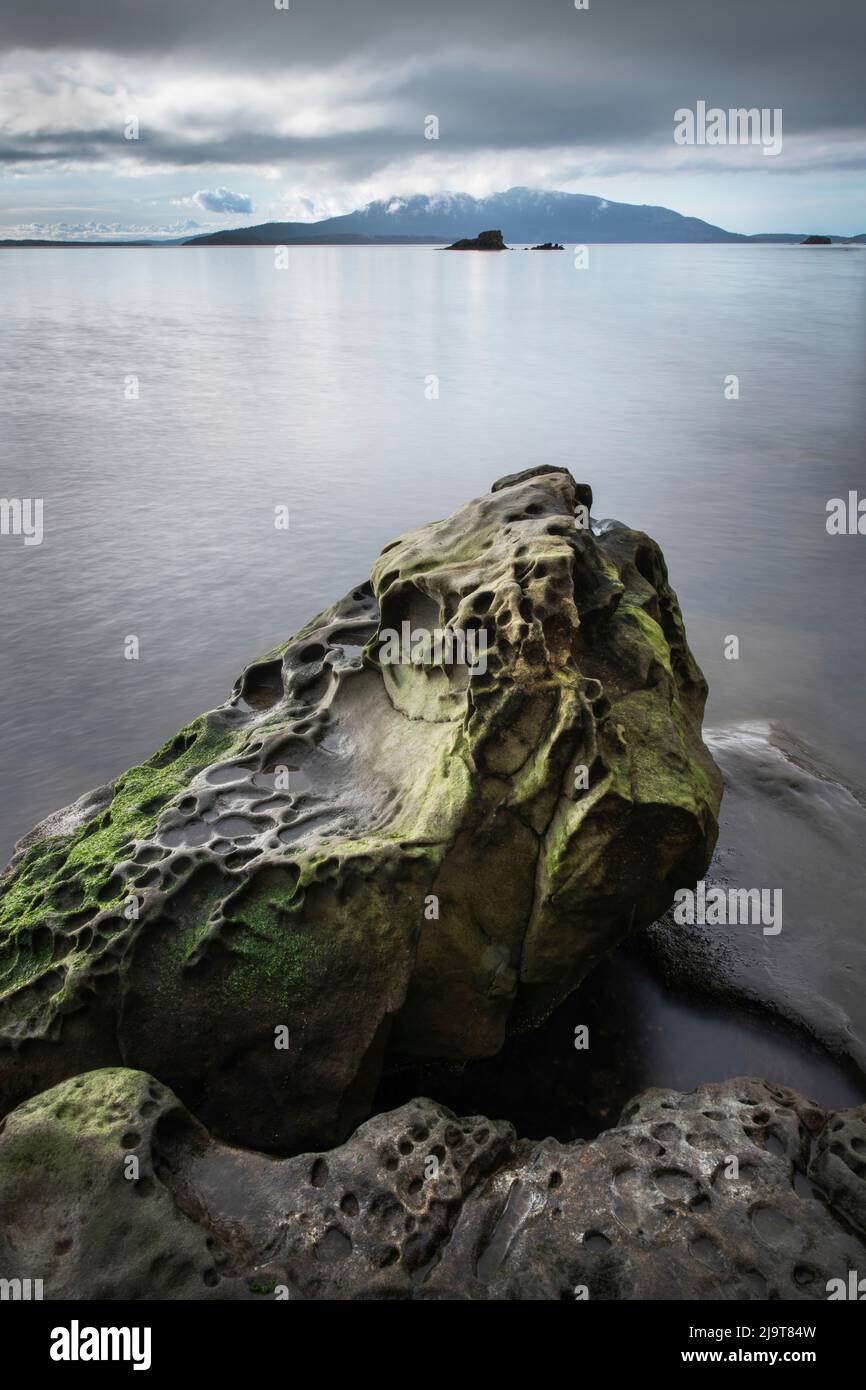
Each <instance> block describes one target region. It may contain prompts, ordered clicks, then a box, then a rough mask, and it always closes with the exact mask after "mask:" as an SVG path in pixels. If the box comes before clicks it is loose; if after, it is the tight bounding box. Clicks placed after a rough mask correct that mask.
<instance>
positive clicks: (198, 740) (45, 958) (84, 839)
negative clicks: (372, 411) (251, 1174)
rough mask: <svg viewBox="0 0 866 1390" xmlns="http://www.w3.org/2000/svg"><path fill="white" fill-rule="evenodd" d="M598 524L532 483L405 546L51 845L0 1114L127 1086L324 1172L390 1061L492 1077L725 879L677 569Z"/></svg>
mask: <svg viewBox="0 0 866 1390" xmlns="http://www.w3.org/2000/svg"><path fill="white" fill-rule="evenodd" d="M591 500H592V494H591V492H590V490H589V488H588V487H586V486H585V485H579V484H577V483H575V481H574V479H573V478H572V477H571V475H570V474H569V473H568V472H566V471H565V470H563V469H556V468H550V467H545V468H536V469H530V470H528V471H527V472H526V473H522V474H517V475H514V476H511V477H508V478H504V479H500V481H499V482H498V483H497V484H495V485H494V490H493V491H492V492H491V493H490V494H489V495H488V496H486V497H482V498H480V499H479V500H477V501H475V502H470V503H469V504H468V505H467V506H465V507H463V508H461V509H460V510H459V511H457V512H455V514H454V515H453V516H451V517H449V518H448V519H447V520H444V521H438V522H434V523H433V524H431V525H429V526H425V527H423V528H421V529H420V530H417V531H414V532H411V533H409V534H408V535H405V536H402V537H401V538H400V539H399V540H396V541H394V542H393V543H392V544H391V545H389V546H386V548H385V550H384V551H383V552H382V555H381V557H380V558H379V560H378V561H377V563H376V565H375V567H374V569H373V573H372V576H371V579H370V581H369V583H364V584H362V585H361V586H360V587H358V588H356V589H353V590H352V591H351V592H350V593H349V594H348V595H347V597H346V598H345V599H342V600H341V601H340V602H338V603H336V604H334V605H333V606H332V607H331V608H329V609H328V610H326V611H325V612H324V613H322V614H320V615H319V616H318V617H317V618H314V619H313V620H312V622H310V623H309V624H308V625H307V626H306V627H305V628H304V629H303V630H302V631H301V632H300V633H298V635H297V636H296V637H294V638H293V639H292V640H291V641H289V642H287V643H286V644H284V645H283V646H281V647H279V648H277V649H275V650H274V651H272V652H270V653H268V655H267V656H265V657H263V658H262V659H261V660H260V661H257V662H254V663H253V664H252V665H251V666H249V667H248V668H247V670H246V671H245V672H244V673H243V675H242V677H241V678H240V680H239V681H238V683H237V685H236V687H235V690H234V692H233V694H232V696H231V698H230V700H229V701H228V703H227V704H225V705H224V706H222V707H221V708H220V709H217V710H215V711H213V712H212V713H210V714H207V715H204V716H202V717H201V718H200V719H197V720H195V721H194V722H193V723H192V724H190V725H188V726H187V727H186V728H184V729H182V730H181V731H180V733H178V734H177V735H176V736H175V737H174V738H172V739H171V740H170V741H169V742H168V743H167V744H166V745H165V746H164V747H163V748H161V749H160V750H159V751H158V752H157V753H156V754H154V756H153V757H152V758H150V759H149V760H148V761H147V762H146V763H144V764H142V766H140V767H136V768H133V769H132V770H131V771H129V772H126V773H124V774H123V775H122V776H121V777H120V778H118V780H117V781H116V783H114V784H113V785H112V786H109V787H105V788H101V789H100V790H99V791H97V792H95V793H92V794H91V795H90V796H89V797H87V798H83V799H82V801H81V802H80V803H77V804H76V806H74V807H71V808H69V809H68V810H67V811H65V812H62V813H58V814H57V815H56V816H54V817H51V818H50V819H49V820H48V821H46V822H45V823H44V824H43V825H42V826H41V827H37V829H36V831H34V832H33V833H32V834H31V835H30V836H29V837H28V838H27V840H26V841H25V842H23V843H22V846H21V849H20V853H19V854H18V855H17V857H16V860H15V861H13V865H12V868H11V869H10V871H9V873H8V874H7V875H6V877H5V878H4V879H3V881H2V883H0V1113H3V1112H5V1111H7V1110H9V1109H11V1108H12V1107H13V1106H14V1105H16V1104H17V1103H19V1102H20V1101H21V1100H24V1099H26V1098H27V1097H28V1096H32V1095H35V1094H37V1093H38V1092H40V1091H42V1090H45V1089H46V1088H47V1087H49V1086H52V1085H54V1084H55V1083H56V1082H58V1081H60V1080H62V1079H63V1078H65V1077H68V1076H71V1075H74V1074H76V1073H78V1072H82V1071H88V1070H90V1069H91V1068H95V1067H103V1066H115V1065H124V1066H131V1067H136V1068H140V1069H142V1070H144V1071H148V1072H150V1073H152V1074H153V1075H155V1076H159V1077H160V1078H161V1079H162V1080H163V1081H164V1082H165V1083H166V1084H168V1085H170V1086H171V1087H172V1089H173V1090H174V1091H175V1092H176V1093H177V1095H178V1096H180V1097H181V1099H182V1100H183V1102H184V1103H185V1104H186V1105H188V1106H189V1107H190V1109H191V1110H193V1111H194V1112H195V1113H196V1114H197V1115H198V1116H199V1117H200V1118H201V1119H202V1120H203V1121H204V1122H205V1123H206V1124H207V1125H208V1127H209V1128H211V1129H212V1130H214V1131H215V1132H216V1133H219V1134H221V1135H222V1136H223V1137H226V1138H229V1139H231V1140H232V1141H234V1142H239V1143H245V1144H249V1145H251V1146H254V1147H256V1148H260V1149H267V1150H270V1151H276V1152H281V1153H288V1152H298V1151H299V1150H302V1149H305V1148H311V1147H327V1146H330V1145H331V1144H333V1143H336V1142H339V1141H340V1140H341V1139H343V1138H344V1137H345V1136H346V1134H348V1133H350V1132H351V1131H352V1129H353V1128H354V1127H355V1125H356V1124H357V1123H358V1122H359V1121H360V1120H362V1119H363V1118H364V1117H365V1116H366V1115H367V1114H368V1113H369V1109H370V1103H371V1099H372V1096H373V1094H374V1091H375V1087H376V1083H377V1079H378V1076H379V1073H380V1070H381V1066H382V1059H383V1057H384V1055H385V1053H386V1051H388V1050H390V1051H392V1052H399V1053H402V1054H414V1055H417V1056H421V1057H439V1058H447V1059H464V1058H476V1057H481V1056H486V1055H490V1054H492V1053H494V1052H496V1051H497V1050H498V1049H499V1048H500V1047H501V1046H502V1043H503V1040H504V1037H505V1033H506V1029H507V1028H521V1027H526V1026H530V1025H532V1024H534V1023H537V1022H538V1021H540V1020H542V1019H543V1018H544V1017H546V1016H547V1014H548V1013H549V1012H550V1011H551V1009H552V1008H553V1007H555V1005H556V1004H557V1003H558V1002H560V1001H561V1000H562V999H563V998H564V997H565V996H566V995H567V994H568V993H569V992H570V991H571V990H573V989H574V988H575V987H576V986H577V984H578V983H579V982H580V981H581V980H582V979H583V977H584V976H585V975H586V973H587V971H588V970H589V969H590V968H591V966H592V965H593V964H594V963H595V961H597V960H598V959H599V958H600V957H601V956H602V955H603V954H604V953H605V952H607V951H608V950H609V949H610V948H611V947H613V946H615V945H616V944H617V942H619V941H620V940H621V939H622V937H623V936H624V935H625V934H626V933H627V932H629V931H630V930H631V929H633V928H638V927H640V926H641V925H643V924H646V923H649V922H652V921H653V920H655V919H656V918H658V917H659V916H660V915H661V914H662V913H663V912H664V911H665V909H666V908H667V907H668V906H669V905H670V903H671V901H672V899H673V894H674V891H675V890H676V888H677V887H680V886H683V885H686V884H690V883H693V882H694V881H695V879H697V878H699V877H701V876H702V874H703V873H704V871H705V869H706V867H707V864H708V862H709V859H710V855H711V852H712V848H713V844H714V842H715V838H716V833H717V813H718V806H719V798H720V778H719V776H718V773H717V771H716V769H715V766H714V764H713V762H712V759H711V758H710V756H709V754H708V752H707V750H706V748H705V747H704V744H703V742H702V740H701V718H702V714H703V708H704V701H705V697H706V685H705V683H704V680H703V677H702V675H701V673H700V671H699V670H698V668H697V666H696V664H695V662H694V659H693V658H692V655H691V653H690V651H689V648H688V645H687V642H686V636H685V631H684V628H683V622H682V618H681V616H680V610H679V607H678V604H677V600H676V596H675V594H674V593H673V591H672V589H671V588H670V586H669V584H668V579H667V572H666V569H665V564H664V560H663V557H662V555H661V552H660V550H659V548H658V546H657V545H656V544H655V543H654V542H653V541H652V540H650V539H649V537H647V536H645V535H643V534H642V533H641V532H638V531H632V530H629V528H628V527H626V526H623V525H620V524H619V523H616V522H605V523H603V524H602V525H601V526H599V527H596V528H595V529H594V531H591V530H589V529H587V528H586V526H585V525H584V526H582V527H581V526H580V525H577V524H576V514H577V520H578V521H580V520H583V521H585V520H586V519H587V518H588V508H589V505H590V504H591ZM404 623H408V624H409V625H410V629H427V630H429V629H436V628H443V629H444V628H446V627H450V628H453V629H457V630H458V631H461V632H464V633H465V632H468V631H475V632H476V633H478V632H479V631H481V630H483V631H484V632H485V633H486V635H487V641H488V653H487V661H486V670H484V671H481V670H480V669H478V670H475V671H474V672H473V671H470V670H469V669H468V667H467V666H466V665H465V664H450V665H449V664H446V663H445V662H443V661H440V662H439V664H438V665H432V666H421V665H412V664H383V662H382V661H381V660H380V656H379V653H380V649H381V633H382V631H383V630H385V629H391V630H396V631H397V632H399V631H401V628H402V625H403V624H404ZM281 768H288V769H289V774H288V787H286V786H285V785H284V782H283V781H281V773H280V769H281ZM581 768H583V769H586V777H582V776H580V775H578V774H579V769H581ZM587 779H588V785H586V781H587ZM431 898H435V900H436V903H437V904H438V917H437V916H431V915H429V913H430V910H431V909H430V901H431ZM131 900H133V901H134V903H135V905H136V906H135V910H136V911H137V916H132V917H131V916H130V901H131ZM278 1029H288V1038H289V1046H288V1048H286V1049H282V1050H281V1049H278V1048H277V1047H275V1045H274V1044H275V1036H276V1031H275V1030H278Z"/></svg>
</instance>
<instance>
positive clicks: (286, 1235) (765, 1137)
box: [0, 1069, 866, 1301]
mask: <svg viewBox="0 0 866 1390" xmlns="http://www.w3.org/2000/svg"><path fill="white" fill-rule="evenodd" d="M864 1123H866V1110H864V1109H861V1110H859V1111H856V1112H852V1111H848V1112H841V1113H840V1114H838V1115H834V1114H832V1113H830V1114H828V1113H825V1112H824V1111H823V1110H821V1109H819V1108H818V1107H817V1106H816V1105H814V1104H812V1103H811V1102H809V1101H807V1100H805V1099H803V1098H802V1097H800V1096H798V1095H796V1094H795V1093H794V1092H792V1091H789V1090H786V1089H784V1088H783V1087H778V1086H770V1085H767V1084H766V1083H764V1082H760V1081H756V1080H750V1079H740V1080H733V1081H727V1082H722V1083H717V1084H714V1085H709V1086H702V1087H700V1088H698V1089H697V1090H695V1091H694V1092H692V1093H691V1094H689V1095H682V1094H680V1093H677V1092H674V1091H661V1090H655V1091H648V1092H645V1093H644V1095H642V1096H640V1097H639V1098H638V1099H637V1100H636V1101H634V1102H633V1103H632V1104H631V1105H629V1106H628V1107H627V1108H626V1110H625V1112H624V1114H623V1116H622V1118H621V1120H620V1123H619V1125H618V1126H617V1127H616V1128H615V1129H612V1130H609V1131H607V1132H606V1133H605V1134H602V1135H600V1136H599V1137H598V1138H597V1139H596V1140H594V1141H593V1142H592V1143H587V1144H583V1143H580V1142H577V1143H572V1144H559V1143H557V1142H556V1141H555V1140H552V1139H546V1140H544V1141H542V1142H534V1141H533V1142H530V1141H526V1140H517V1139H515V1136H514V1131H513V1130H512V1128H511V1126H510V1125H508V1124H504V1123H501V1122H495V1121H490V1120H485V1119H482V1118H478V1117H474V1118H470V1119H457V1118H456V1117H455V1116H454V1115H453V1114H452V1113H451V1112H450V1111H448V1110H446V1109H445V1108H444V1107H442V1106H439V1105H436V1104H434V1102H432V1101H430V1100H426V1099H419V1100H415V1101H411V1102H409V1103H408V1104H407V1105H404V1106H402V1107H400V1109H398V1110H394V1111H392V1112H390V1113H388V1114H382V1115H377V1116H375V1118H373V1119H371V1120H369V1121H367V1122H366V1123H365V1124H364V1125H362V1126H361V1127H360V1128H359V1129H358V1131H357V1132H356V1134H355V1135H354V1136H353V1137H352V1138H351V1139H350V1140H349V1141H348V1142H347V1143H345V1144H343V1145H342V1146H341V1147H340V1148H337V1149H335V1150H332V1151H330V1152H326V1153H314V1154H302V1155H299V1156H297V1157H294V1158H287V1159H276V1158H272V1157H270V1156H268V1155H265V1154H261V1153H255V1152H252V1151H250V1150H244V1149H236V1148H231V1147H229V1146H227V1145H225V1144H222V1143H220V1142H218V1141H215V1140H214V1139H212V1138H211V1137H210V1136H209V1135H208V1133H207V1131H206V1130H204V1129H203V1128H202V1126H201V1125H199V1124H198V1122H197V1121H196V1120H194V1119H193V1118H192V1117H191V1116H190V1115H189V1113H188V1112H187V1111H186V1110H185V1109H184V1107H183V1106H181V1105H180V1104H179V1103H178V1102H177V1101H176V1100H175V1098H174V1097H173V1096H172V1095H171V1093H170V1092H169V1091H168V1090H167V1089H166V1088H165V1087H163V1086H161V1085H160V1084H159V1083H157V1082H154V1081H153V1079H152V1078H151V1077H148V1076H146V1075H144V1074H142V1073H140V1072H132V1071H125V1070H122V1069H110V1070H105V1071H100V1072H93V1073H90V1074H88V1075H86V1076H83V1077H79V1078H76V1079H73V1080H69V1081H66V1082H64V1083H61V1084H60V1085H59V1086H57V1087H55V1088H53V1089H52V1090H51V1091H49V1092H46V1093H45V1094H43V1095H41V1096H39V1097H37V1098H35V1099H33V1100H30V1101H29V1102H26V1103H25V1104H24V1105H23V1106H21V1107H19V1108H18V1109H17V1110H16V1111H14V1112H13V1113H12V1114H11V1115H9V1116H8V1117H7V1120H6V1122H5V1129H4V1130H3V1132H2V1134H0V1268H2V1269H3V1271H4V1277H6V1278H21V1279H24V1278H32V1277H41V1278H42V1279H43V1280H44V1296H45V1298H47V1299H66V1298H71V1299H89V1298H113V1299H142V1298H184V1299H185V1298H194V1299H211V1298H217V1299H254V1298H263V1297H264V1298H282V1299H289V1300H295V1299H433V1300H449V1299H457V1300H475V1299H478V1300H501V1299H506V1300H511V1299H521V1300H536V1299H537V1300H546V1299H552V1300H569V1299H574V1298H581V1299H582V1298H588V1299H589V1300H590V1301H592V1300H598V1299H602V1300H607V1299H614V1300H619V1299H750V1300H764V1299H772V1300H776V1299H785V1300H787V1299H825V1298H827V1285H828V1282H829V1281H830V1280H831V1279H842V1280H843V1281H844V1282H845V1283H846V1284H847V1282H848V1276H849V1271H851V1270H862V1269H863V1268H864V1267H866V1264H864V1261H866V1233H864V1231H863V1229H862V1228H860V1229H858V1228H857V1226H856V1224H855V1221H854V1217H855V1216H856V1215H857V1214H858V1213H860V1214H862V1212H863V1210H864V1194H866V1176H864V1174H863V1173H862V1171H861V1172H859V1173H858V1172H857V1171H856V1170H857V1166H858V1163H857V1161H855V1162H853V1163H851V1162H850V1161H843V1162H841V1163H840V1164H839V1165H838V1168H833V1170H832V1172H831V1173H830V1175H829V1180H828V1174H827V1171H826V1169H825V1168H824V1167H823V1166H822V1165H823V1161H824V1155H825V1154H827V1153H829V1152H830V1151H831V1150H833V1147H834V1145H837V1146H838V1145H840V1144H842V1145H846V1147H845V1148H844V1153H845V1155H846V1156H848V1157H849V1158H850V1154H851V1153H852V1152H853V1154H855V1155H856V1154H857V1153H858V1150H857V1149H856V1147H854V1145H853V1142H852V1141H853V1140H856V1139H858V1137H859V1135H860V1134H862V1132H863V1126H864ZM843 1134H844V1135H845V1136H846V1137H845V1138H843V1139H840V1138H839V1136H840V1135H843ZM130 1157H134V1158H135V1159H136V1160H137V1164H138V1166H137V1168H136V1169H135V1171H134V1172H133V1173H132V1174H130V1170H129V1160H130ZM833 1157H834V1159H835V1158H837V1157H838V1154H833ZM861 1168H862V1165H861ZM807 1175H808V1176H807ZM819 1179H824V1181H826V1182H827V1184H828V1185H827V1186H824V1187H823V1188H822V1187H819V1186H818V1181H819Z"/></svg>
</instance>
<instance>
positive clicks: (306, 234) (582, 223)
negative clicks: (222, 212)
mask: <svg viewBox="0 0 866 1390" xmlns="http://www.w3.org/2000/svg"><path fill="white" fill-rule="evenodd" d="M493 227H496V228H499V229H501V231H502V234H503V237H504V238H505V241H506V242H507V243H509V244H517V245H520V244H527V245H531V244H535V243H538V242H545V241H558V242H565V243H569V242H570V243H575V242H576V243H578V244H582V243H588V244H616V243H620V244H623V243H639V244H653V243H674V244H682V245H697V244H701V243H730V244H734V243H740V244H749V243H761V242H764V243H766V242H780V243H799V242H801V241H803V240H804V239H805V238H806V237H807V236H808V235H810V233H809V232H757V233H754V234H751V235H747V234H746V233H743V232H729V231H727V230H726V229H725V228H724V227H718V226H716V225H715V224H714V223H712V222H706V221H704V220H703V219H702V218H700V217H689V216H687V215H685V214H683V213H679V212H674V211H673V209H671V208H666V207H662V206H661V205H657V204H650V203H619V202H612V201H611V200H610V199H607V198H598V197H595V196H594V195H591V194H587V193H566V192H564V191H563V190H562V189H543V188H529V187H526V186H523V185H517V186H515V187H514V188H508V189H505V190H504V191H502V192H500V193H493V194H490V195H489V196H488V197H486V198H475V197H474V196H473V195H472V194H469V193H434V194H424V193H416V194H413V195H411V196H409V197H392V198H388V199H379V200H376V201H374V202H371V203H367V204H366V205H365V206H364V207H362V208H358V209H356V210H355V211H354V212H348V213H342V214H340V215H339V216H337V217H325V218H321V219H319V220H318V221H316V222H290V221H286V222H262V223H258V224H256V225H254V226H251V227H234V228H225V229H221V230H219V231H215V232H203V233H198V234H196V235H195V236H190V237H173V238H170V239H169V238H156V237H154V238H150V239H144V238H141V237H136V238H135V239H134V240H133V239H131V238H130V239H129V240H123V239H118V238H115V239H112V241H110V242H108V241H36V240H34V239H32V238H30V239H26V240H25V239H20V240H19V239H13V238H10V239H8V240H5V241H0V249H2V248H3V247H10V246H37V245H39V246H45V245H49V246H107V245H113V246H132V245H136V246H277V245H296V246H300V245H311V246H332V245H336V246H340V245H347V246H380V245H448V244H449V243H451V242H453V241H455V240H458V239H460V238H463V237H467V236H477V235H478V233H479V232H480V231H483V230H485V229H486V228H493ZM831 239H832V241H834V242H843V243H853V244H863V243H864V242H866V233H860V234H859V235H857V236H853V237H844V236H838V235H834V236H832V238H831Z"/></svg>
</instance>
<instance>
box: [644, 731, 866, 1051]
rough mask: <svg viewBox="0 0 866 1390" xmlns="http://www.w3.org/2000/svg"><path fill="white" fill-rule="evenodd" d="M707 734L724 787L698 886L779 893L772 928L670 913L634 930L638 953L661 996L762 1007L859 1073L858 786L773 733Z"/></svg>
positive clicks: (865, 970)
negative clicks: (708, 860)
mask: <svg viewBox="0 0 866 1390" xmlns="http://www.w3.org/2000/svg"><path fill="white" fill-rule="evenodd" d="M706 739H707V743H708V744H709V746H710V749H711V751H712V753H713V757H714V759H715V761H716V763H717V764H718V766H719V768H720V770H721V772H722V775H723V777H724V780H725V798H724V802H723V804H722V811H721V815H720V828H719V840H718V844H717V847H716V851H715V854H714V856H713V862H712V865H711V868H710V871H709V873H708V874H707V875H706V882H707V885H708V886H713V887H719V888H722V889H724V890H725V891H726V892H727V891H729V890H731V889H745V890H747V891H754V890H764V891H765V892H766V893H768V894H770V893H772V894H775V893H778V894H779V895H780V903H781V908H782V912H781V920H780V921H779V922H777V923H775V924H774V928H775V927H779V930H778V931H777V930H775V929H773V930H771V931H769V932H766V933H765V931H764V929H763V925H762V923H761V922H755V921H747V922H741V921H736V922H730V921H727V922H711V923H707V922H704V923H700V922H695V923H694V924H691V923H690V924H688V925H680V924H678V923H677V922H676V921H674V918H673V914H672V913H670V912H668V913H666V914H665V915H664V916H663V917H662V918H661V919H660V921H659V922H658V923H656V924H654V925H652V926H651V927H650V928H648V930H647V931H646V932H644V933H642V934H641V937H640V946H641V949H642V950H643V951H644V954H645V955H646V957H647V958H648V959H649V961H650V962H651V963H652V966H653V968H654V970H656V971H657V972H658V973H659V974H660V976H661V977H662V979H663V980H664V982H665V985H666V987H667V988H668V989H677V990H680V991H682V992H685V993H688V994H689V995H690V996H692V997H700V996H702V995H706V994H712V995H714V996H716V997H718V998H722V999H724V1000H726V1001H731V1002H735V1003H737V1004H740V1005H743V1004H745V1005H746V1006H749V1005H753V1006H755V1007H758V1008H760V1009H761V1010H762V1011H764V1010H770V1011H772V1012H773V1013H776V1014H778V1015H780V1016H781V1017H782V1018H784V1019H786V1020H788V1021H790V1022H791V1023H794V1024H795V1025H797V1026H798V1027H801V1028H803V1029H805V1031H806V1032H807V1033H808V1034H810V1035H811V1036H812V1037H814V1038H815V1039H817V1041H818V1042H819V1043H820V1044H821V1045H822V1046H823V1047H824V1048H826V1049H827V1050H828V1051H829V1052H830V1053H832V1054H835V1055H836V1056H847V1057H849V1058H850V1059H851V1060H852V1061H853V1062H854V1063H855V1064H856V1066H857V1067H858V1068H859V1070H860V1073H861V1075H862V1073H864V1072H866V1004H864V996H863V988H862V981H863V979H864V978H866V940H864V934H863V930H862V922H863V900H864V896H866V863H864V859H863V850H862V847H863V844H864V841H866V804H864V799H863V794H862V791H861V790H860V789H858V788H857V787H856V786H846V785H845V784H844V783H843V781H842V780H841V778H840V776H839V774H838V773H837V772H836V771H835V770H834V769H832V768H829V767H827V766H825V765H824V764H823V763H822V762H821V760H820V759H819V758H818V757H817V755H816V754H815V753H814V751H813V750H812V749H810V748H809V747H808V746H807V745H805V744H804V743H803V742H802V741H801V740H798V739H796V738H794V737H793V736H792V735H791V734H790V733H788V732H787V731H786V730H784V729H782V728H780V727H779V726H776V725H769V724H764V723H747V724H740V725H736V726H734V727H733V728H730V729H723V730H708V731H707V733H706ZM816 864H820V865H821V873H820V875H816V873H815V865H816ZM828 884H830V885H832V894H829V895H828Z"/></svg>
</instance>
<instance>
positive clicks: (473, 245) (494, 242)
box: [445, 231, 508, 251]
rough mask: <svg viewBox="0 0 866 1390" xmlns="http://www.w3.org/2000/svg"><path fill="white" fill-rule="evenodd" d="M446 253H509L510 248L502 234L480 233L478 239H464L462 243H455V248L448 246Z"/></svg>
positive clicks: (493, 232) (495, 232)
mask: <svg viewBox="0 0 866 1390" xmlns="http://www.w3.org/2000/svg"><path fill="white" fill-rule="evenodd" d="M445 250H446V251H507V250H508V247H507V246H506V245H505V242H504V241H503V240H502V233H501V232H498V231H492V232H479V233H478V236H476V237H463V238H462V240H460V241H455V242H454V244H453V246H446V247H445Z"/></svg>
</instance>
